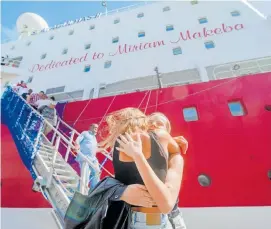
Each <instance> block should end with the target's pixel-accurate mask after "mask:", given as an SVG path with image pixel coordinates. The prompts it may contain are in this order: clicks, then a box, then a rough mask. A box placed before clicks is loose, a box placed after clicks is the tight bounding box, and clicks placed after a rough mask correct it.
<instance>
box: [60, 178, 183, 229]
mask: <svg viewBox="0 0 271 229" xmlns="http://www.w3.org/2000/svg"><path fill="white" fill-rule="evenodd" d="M126 187H127V186H126V185H124V184H122V183H121V182H119V181H118V180H116V179H114V178H112V177H106V178H104V179H103V180H101V181H100V182H99V183H98V184H97V185H96V186H95V188H94V189H93V190H91V191H90V193H89V195H88V196H84V195H82V194H81V193H79V192H76V193H75V195H74V197H73V199H72V200H71V203H70V205H69V207H68V209H67V212H66V214H65V218H64V224H65V229H109V228H110V229H127V228H129V225H130V223H131V205H129V204H127V203H125V202H124V201H121V200H120V197H121V196H122V194H123V192H124V191H125V189H126ZM180 214H181V213H180V211H179V209H178V201H177V203H176V205H175V206H174V208H173V210H172V212H171V213H170V214H168V217H169V221H170V223H171V225H172V227H173V228H174V229H177V228H179V225H180V222H178V221H176V220H175V219H177V218H178V216H179V215H180Z"/></svg>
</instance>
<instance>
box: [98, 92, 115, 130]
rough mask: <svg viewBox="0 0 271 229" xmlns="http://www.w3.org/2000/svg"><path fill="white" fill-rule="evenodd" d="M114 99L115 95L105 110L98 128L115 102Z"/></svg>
mask: <svg viewBox="0 0 271 229" xmlns="http://www.w3.org/2000/svg"><path fill="white" fill-rule="evenodd" d="M116 97H117V96H116V95H115V96H114V98H113V99H112V101H111V103H110V105H109V106H108V107H107V110H106V111H105V113H104V116H103V117H102V119H101V121H100V122H99V126H100V125H101V124H102V122H103V120H104V118H105V117H106V115H107V113H108V111H109V109H110V108H111V106H112V104H113V102H114V101H115V98H116Z"/></svg>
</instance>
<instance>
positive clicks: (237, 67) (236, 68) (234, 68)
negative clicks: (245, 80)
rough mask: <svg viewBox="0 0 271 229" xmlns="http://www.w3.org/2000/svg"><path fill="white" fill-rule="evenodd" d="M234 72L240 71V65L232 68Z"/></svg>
mask: <svg viewBox="0 0 271 229" xmlns="http://www.w3.org/2000/svg"><path fill="white" fill-rule="evenodd" d="M232 69H233V70H235V71H237V70H239V69H240V65H239V64H235V65H234V66H233V68H232Z"/></svg>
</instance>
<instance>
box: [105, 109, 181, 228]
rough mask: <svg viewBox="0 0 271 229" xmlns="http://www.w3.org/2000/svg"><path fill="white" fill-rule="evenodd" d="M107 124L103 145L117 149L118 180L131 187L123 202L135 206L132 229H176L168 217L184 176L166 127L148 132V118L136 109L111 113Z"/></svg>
mask: <svg viewBox="0 0 271 229" xmlns="http://www.w3.org/2000/svg"><path fill="white" fill-rule="evenodd" d="M107 125H108V130H109V133H108V136H107V138H106V139H105V140H104V141H103V142H102V143H101V144H102V145H103V146H104V147H106V148H108V147H110V148H112V149H113V166H114V170H115V178H116V179H117V180H119V181H120V182H122V183H124V184H125V185H128V187H127V188H126V190H125V191H124V193H123V194H122V196H121V200H123V201H125V202H126V203H128V204H130V205H132V220H131V225H130V228H131V229H139V228H140V229H141V228H146V229H148V228H150V229H151V228H152V229H162V228H163V229H171V228H173V227H172V225H171V224H170V222H169V220H168V216H167V214H168V213H170V212H171V211H172V209H173V207H174V205H175V204H176V201H177V198H178V195H179V191H180V186H181V180H182V174H183V158H182V156H181V154H180V148H179V146H178V144H177V143H176V141H175V140H174V139H173V138H172V137H171V136H170V134H169V133H168V131H166V130H165V129H163V128H156V129H154V130H151V131H148V130H149V119H148V117H147V116H146V115H145V114H144V113H143V112H141V111H140V110H139V109H136V108H125V109H122V110H120V111H117V112H114V113H112V114H110V115H109V116H108V118H107Z"/></svg>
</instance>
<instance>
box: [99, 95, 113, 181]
mask: <svg viewBox="0 0 271 229" xmlns="http://www.w3.org/2000/svg"><path fill="white" fill-rule="evenodd" d="M116 97H117V96H116V95H115V96H114V98H113V99H112V101H111V103H110V104H109V106H108V107H107V110H106V111H105V113H104V116H103V117H102V119H101V121H100V122H99V125H98V126H100V125H101V124H102V122H103V120H104V119H105V117H106V115H107V113H108V111H109V109H110V108H111V106H112V104H113V102H114V101H115V98H116ZM107 160H108V158H107V157H105V159H104V160H103V162H102V163H101V164H100V168H102V169H104V170H105V171H106V172H107V173H108V174H109V175H111V176H112V174H111V173H110V172H109V171H108V170H106V169H105V168H104V164H105V163H106V162H107Z"/></svg>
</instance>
